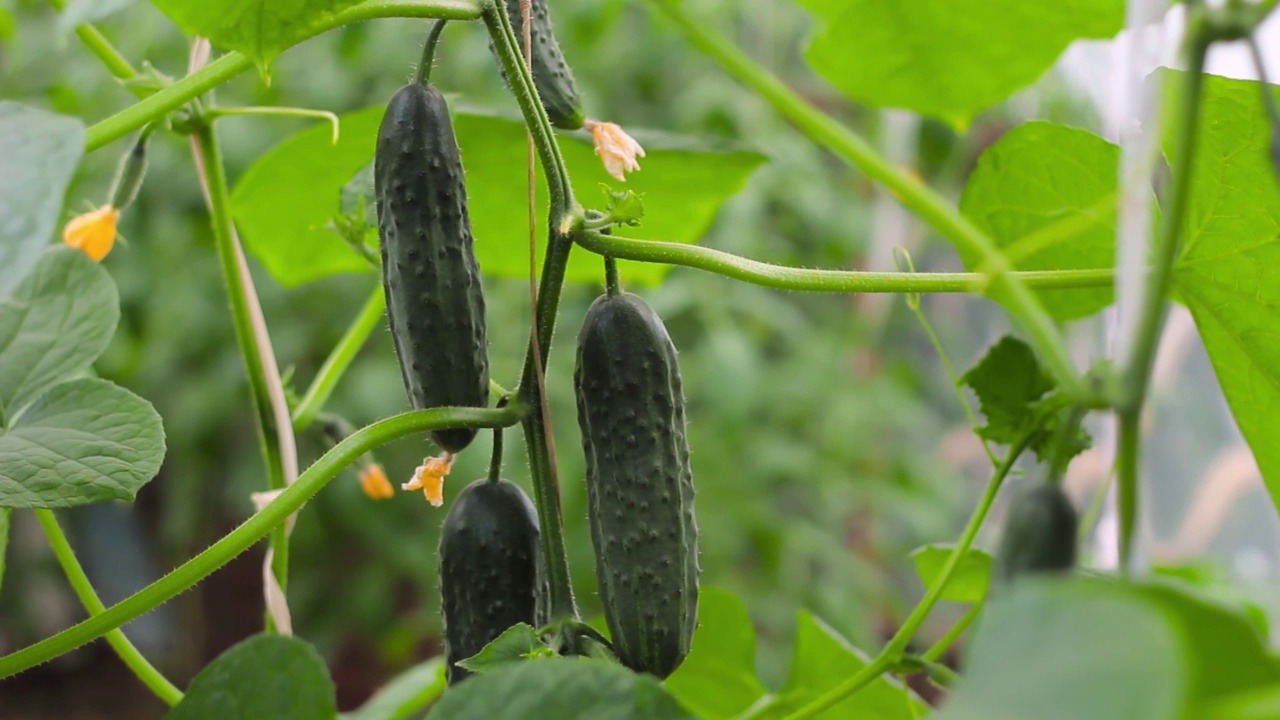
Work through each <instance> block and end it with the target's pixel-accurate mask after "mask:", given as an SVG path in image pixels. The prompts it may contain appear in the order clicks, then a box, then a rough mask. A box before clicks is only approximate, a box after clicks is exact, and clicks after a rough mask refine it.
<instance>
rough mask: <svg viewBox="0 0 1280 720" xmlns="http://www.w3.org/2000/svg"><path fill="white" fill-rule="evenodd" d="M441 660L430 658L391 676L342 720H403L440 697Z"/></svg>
mask: <svg viewBox="0 0 1280 720" xmlns="http://www.w3.org/2000/svg"><path fill="white" fill-rule="evenodd" d="M445 683H446V680H445V664H444V658H442V657H434V658H431V659H430V660H427V661H425V662H421V663H418V664H417V665H414V666H413V667H411V668H409V669H408V670H405V671H404V672H402V673H400V674H399V675H397V676H395V677H394V678H392V679H391V681H390V682H388V683H387V684H386V685H384V686H383V687H382V689H381V690H378V692H376V693H374V694H373V697H371V698H369V699H368V700H367V701H365V703H364V704H363V705H361V706H360V707H359V708H357V709H355V710H353V711H351V712H349V713H344V714H343V715H342V720H405V719H406V718H409V717H414V713H416V712H418V711H420V710H421V709H422V708H424V707H426V706H427V705H429V704H431V703H432V702H434V701H435V700H436V698H438V697H440V695H441V694H442V693H443V692H444V688H445Z"/></svg>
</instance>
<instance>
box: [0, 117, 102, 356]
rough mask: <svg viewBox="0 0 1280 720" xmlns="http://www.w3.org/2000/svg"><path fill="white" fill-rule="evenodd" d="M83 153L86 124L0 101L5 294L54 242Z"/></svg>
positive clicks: (0, 250)
mask: <svg viewBox="0 0 1280 720" xmlns="http://www.w3.org/2000/svg"><path fill="white" fill-rule="evenodd" d="M83 153H84V125H83V124H82V123H81V122H80V121H79V120H77V119H76V118H72V117H67V116H65V115H55V114H53V113H50V112H45V111H43V110H36V109H33V108H28V107H23V106H22V105H19V104H17V103H14V102H8V101H0V158H3V159H4V160H3V166H0V167H3V170H0V294H8V292H9V291H10V290H11V289H12V288H13V286H14V285H16V284H17V283H18V281H19V280H21V279H22V278H23V276H25V275H26V274H27V271H28V270H30V269H31V266H32V265H34V264H35V263H36V259H37V258H38V257H39V255H40V250H41V249H42V248H43V247H44V246H45V245H48V244H49V240H50V239H51V238H52V237H53V231H54V227H55V226H56V225H57V223H58V214H59V213H60V212H61V211H62V196H63V195H64V194H65V193H66V192H67V184H68V183H70V182H71V176H72V174H73V173H75V169H76V165H77V164H78V163H79V162H80V156H81V155H82V154H83ZM0 375H3V373H0Z"/></svg>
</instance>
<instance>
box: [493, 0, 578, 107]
mask: <svg viewBox="0 0 1280 720" xmlns="http://www.w3.org/2000/svg"><path fill="white" fill-rule="evenodd" d="M504 1H505V5H506V8H507V17H509V18H510V19H511V27H512V28H513V29H515V31H516V39H517V40H518V41H519V44H520V50H521V53H523V52H524V40H523V38H524V32H523V27H524V24H523V20H522V19H521V17H520V0H504ZM529 22H530V25H531V28H530V34H531V36H532V40H533V57H532V63H531V69H532V71H533V84H534V87H535V88H536V89H537V91H538V97H539V98H541V99H542V107H543V108H545V109H546V111H547V117H548V118H549V119H550V120H551V124H552V125H554V126H556V127H558V128H561V129H564V130H577V129H578V128H580V127H582V123H583V121H584V120H585V119H586V116H585V115H584V114H583V110H582V98H581V97H579V96H578V86H577V83H575V82H574V80H573V71H572V70H570V69H569V63H567V62H565V59H564V53H562V52H561V51H560V43H558V42H556V36H555V32H554V31H553V30H552V27H551V13H550V11H549V10H548V8H547V0H532V6H531V7H530V11H529ZM489 47H490V49H491V50H492V49H493V45H492V43H490V46H489ZM502 79H503V80H505V81H506V82H507V85H508V87H509V86H510V84H511V81H510V79H509V78H507V76H506V72H505V71H504V72H503V75H502Z"/></svg>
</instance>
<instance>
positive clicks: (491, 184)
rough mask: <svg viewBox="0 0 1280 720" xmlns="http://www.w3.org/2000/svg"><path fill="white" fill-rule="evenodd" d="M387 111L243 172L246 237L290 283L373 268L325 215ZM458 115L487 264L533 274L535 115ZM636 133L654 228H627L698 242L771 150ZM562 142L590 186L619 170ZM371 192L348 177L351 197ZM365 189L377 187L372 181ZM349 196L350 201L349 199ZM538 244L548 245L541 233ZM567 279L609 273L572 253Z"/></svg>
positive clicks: (360, 114)
mask: <svg viewBox="0 0 1280 720" xmlns="http://www.w3.org/2000/svg"><path fill="white" fill-rule="evenodd" d="M381 120H382V108H366V109H364V110H360V111H357V112H354V113H348V114H346V115H343V116H342V136H341V138H340V139H339V141H338V144H337V145H336V146H334V145H332V144H331V143H330V141H329V132H328V127H327V126H317V127H313V128H309V129H307V130H304V131H302V132H300V133H298V134H297V135H294V136H293V137H291V138H289V139H288V140H285V141H284V142H283V143H281V144H280V145H278V146H276V147H275V148H273V149H272V150H271V151H269V152H267V153H266V154H264V155H263V156H262V157H260V158H259V159H258V160H257V161H256V162H255V163H254V164H253V166H252V167H250V168H249V169H248V170H247V171H246V172H245V174H244V176H243V177H242V178H241V180H240V181H239V182H238V183H236V187H235V190H234V192H233V193H232V206H233V208H234V213H235V218H236V222H237V223H238V224H239V226H240V229H241V231H242V232H243V234H244V238H245V243H246V245H247V246H248V248H249V250H250V252H252V253H253V254H254V255H256V256H257V257H258V259H260V260H261V261H262V262H263V264H264V265H266V266H267V269H269V270H270V271H271V273H272V275H274V276H275V277H276V278H277V279H278V280H280V281H281V282H283V283H284V284H286V285H291V286H292V285H298V284H301V283H304V282H308V281H310V280H316V279H318V278H322V277H325V276H327V275H331V274H333V273H339V272H367V271H368V270H369V269H370V268H369V264H368V262H367V261H366V260H365V259H364V258H362V257H360V256H359V255H357V254H356V253H354V252H353V251H352V250H351V248H350V246H349V245H348V244H347V242H346V241H344V240H343V239H342V238H341V237H340V236H339V235H338V234H336V233H334V232H333V231H331V230H328V229H326V226H327V225H328V224H329V222H330V221H331V220H332V219H333V217H334V216H335V215H338V214H340V213H342V212H349V211H350V210H344V209H343V206H342V197H343V189H344V186H346V185H347V183H348V182H349V181H351V180H352V176H353V175H355V174H356V173H357V171H358V170H360V168H361V167H362V166H364V165H365V163H367V162H368V160H369V158H370V157H371V156H372V154H373V142H374V138H375V136H376V135H377V127H378V124H379V123H380V122H381ZM453 122H454V130H455V132H456V133H457V137H458V145H459V146H460V148H461V150H462V162H463V164H464V166H465V167H466V173H467V195H468V204H469V206H470V210H471V221H472V222H471V225H472V229H473V232H474V235H475V238H476V245H475V249H476V257H477V258H478V259H479V261H480V269H481V270H482V271H483V272H484V273H485V274H486V275H488V276H491V277H528V275H529V249H528V248H529V214H528V205H527V203H528V200H527V197H528V192H529V191H528V185H527V181H526V179H525V175H524V173H523V172H521V171H520V168H522V167H523V163H524V161H525V158H526V155H527V150H526V139H525V128H524V124H523V123H521V122H517V121H514V120H510V119H507V118H503V117H498V116H495V115H489V114H480V113H476V112H465V111H460V112H454V113H453ZM636 136H637V138H639V139H640V140H641V141H642V142H644V143H645V149H646V156H645V158H644V161H643V162H644V171H643V172H641V173H637V174H635V175H633V176H632V177H631V178H629V180H628V187H629V189H630V190H633V191H635V192H637V193H638V194H643V195H644V197H645V202H646V203H647V204H648V205H649V206H650V207H651V208H652V209H651V210H650V211H649V212H648V213H647V214H646V215H645V217H644V225H643V227H640V228H637V229H636V230H634V231H628V234H629V235H633V236H635V237H640V238H661V239H663V240H671V241H675V242H684V243H690V242H696V241H697V240H698V239H699V238H700V237H701V236H702V234H703V233H704V232H705V231H706V228H707V227H708V226H709V225H710V223H711V220H712V219H713V218H714V217H715V214H716V211H717V210H718V209H719V208H720V205H721V204H722V203H723V202H724V201H725V200H726V199H727V198H728V197H729V196H730V195H733V194H734V193H736V192H737V191H738V190H740V189H741V188H742V185H743V183H745V182H746V179H747V177H748V176H749V175H750V174H751V172H752V171H753V170H755V168H756V167H758V166H759V165H760V163H761V162H762V161H763V159H764V158H763V157H762V156H760V155H758V154H756V153H753V152H747V151H743V150H731V151H722V150H709V149H707V148H706V147H705V146H704V145H702V144H700V143H698V142H696V141H692V140H689V139H687V138H677V137H672V136H668V135H662V134H645V133H636ZM650 138H652V139H650ZM561 149H562V151H563V152H564V154H565V161H566V163H567V164H568V166H569V169H570V170H571V171H572V172H573V178H574V187H575V188H576V189H577V190H578V192H579V193H580V194H581V196H582V197H584V198H585V197H596V196H598V190H596V188H597V187H598V186H599V185H600V184H601V183H602V182H604V181H605V180H607V179H609V176H608V174H607V173H605V171H604V168H603V166H601V164H600V159H599V158H597V157H596V156H595V151H594V150H593V148H592V145H591V143H590V142H588V141H586V140H585V139H582V138H580V137H578V136H565V137H564V138H563V142H562V143H561ZM539 187H540V193H541V195H540V196H539V205H538V207H539V208H540V210H539V212H540V213H541V218H540V224H539V226H540V227H545V223H546V218H545V214H546V205H547V201H546V196H545V193H546V183H545V182H543V181H541V180H539ZM360 192H361V191H359V190H357V189H355V188H353V187H347V188H346V194H347V197H348V198H350V197H351V196H352V195H354V194H359V193H360ZM363 194H364V196H365V197H366V198H371V197H373V192H372V184H370V186H369V188H368V189H367V190H366V191H364V192H363ZM347 207H348V208H350V207H351V206H350V204H349V201H348V204H347ZM369 221H370V222H373V221H374V218H372V217H369ZM539 246H540V248H541V249H545V242H544V241H543V240H541V239H539ZM541 251H542V250H540V252H541ZM668 270H669V268H666V267H664V266H661V265H647V264H640V263H631V262H625V261H624V262H620V263H619V272H620V273H621V275H622V277H623V279H624V280H633V281H635V282H640V283H644V284H656V283H657V282H658V281H660V280H661V279H662V277H663V276H664V275H665V274H666V273H667V271H668ZM566 278H567V279H568V280H570V281H578V282H599V280H600V265H599V261H598V260H597V259H595V258H594V257H591V256H589V255H587V254H586V253H578V254H577V255H575V256H573V257H572V258H571V259H570V261H569V269H568V272H567V274H566Z"/></svg>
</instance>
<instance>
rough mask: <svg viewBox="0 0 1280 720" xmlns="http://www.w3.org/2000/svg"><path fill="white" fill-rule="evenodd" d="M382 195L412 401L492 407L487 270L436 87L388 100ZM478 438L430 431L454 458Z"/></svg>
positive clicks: (390, 312)
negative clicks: (485, 288)
mask: <svg viewBox="0 0 1280 720" xmlns="http://www.w3.org/2000/svg"><path fill="white" fill-rule="evenodd" d="M374 195H375V197H376V199H377V210H378V234H379V236H380V238H381V240H382V279H383V285H384V287H385V288H386V294H387V316H388V319H389V320H390V324H391V337H392V339H393V340H394V342H395V349H396V356H397V357H398V358H399V359H400V371H401V374H402V375H403V377H404V385H405V389H406V390H407V391H408V393H409V400H410V402H411V403H412V404H413V407H414V408H415V409H423V408H433V407H443V406H464V407H484V406H486V405H487V404H488V401H489V358H488V354H487V340H486V337H485V306H484V294H483V290H482V288H481V285H480V266H479V264H478V263H477V262H476V256H475V250H474V249H473V241H472V238H471V219H470V216H469V215H468V214H467V189H466V184H465V180H464V177H463V172H462V160H461V157H460V155H459V152H458V142H457V139H456V138H455V137H454V133H453V123H452V122H451V121H450V119H449V108H448V106H447V105H446V104H445V101H444V97H443V96H441V94H440V91H439V90H437V89H436V88H434V87H430V86H428V85H425V84H420V83H411V84H409V85H406V86H404V87H402V88H400V90H399V91H398V92H396V94H395V96H394V97H392V98H391V102H390V103H388V105H387V111H386V115H384V116H383V119H382V126H381V127H380V128H379V129H378V144H377V150H376V152H375V154H374ZM475 435H476V431H475V430H473V429H468V428H452V429H445V430H437V431H435V432H433V433H431V437H432V439H433V440H434V441H435V442H436V444H437V445H439V446H440V447H441V448H443V449H444V450H445V451H447V452H450V453H456V452H459V451H461V450H462V449H463V448H465V447H466V446H467V445H469V444H470V443H471V441H472V439H474V438H475Z"/></svg>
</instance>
